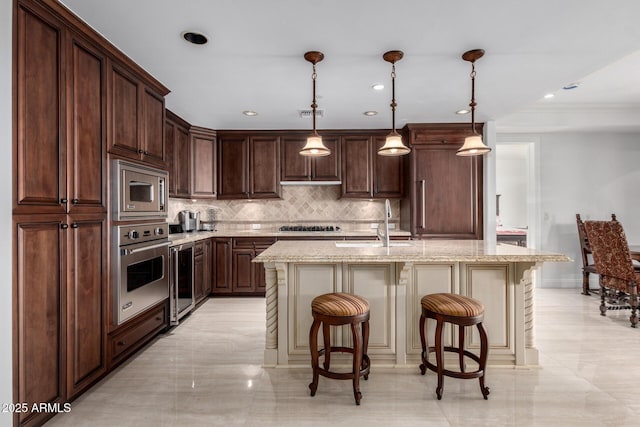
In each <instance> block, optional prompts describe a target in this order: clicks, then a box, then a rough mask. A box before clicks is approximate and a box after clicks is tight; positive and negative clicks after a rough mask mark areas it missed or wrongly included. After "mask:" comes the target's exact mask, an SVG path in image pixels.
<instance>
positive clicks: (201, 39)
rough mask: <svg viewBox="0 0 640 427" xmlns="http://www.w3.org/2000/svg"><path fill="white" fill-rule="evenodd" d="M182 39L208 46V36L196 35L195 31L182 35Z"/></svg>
mask: <svg viewBox="0 0 640 427" xmlns="http://www.w3.org/2000/svg"><path fill="white" fill-rule="evenodd" d="M182 38H183V39H185V40H186V41H188V42H189V43H193V44H206V43H207V36H205V35H204V34H202V33H196V32H195V31H185V32H183V33H182Z"/></svg>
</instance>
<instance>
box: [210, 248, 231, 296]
mask: <svg viewBox="0 0 640 427" xmlns="http://www.w3.org/2000/svg"><path fill="white" fill-rule="evenodd" d="M212 262H213V269H212V270H213V280H212V284H211V285H212V286H211V292H212V293H214V294H215V293H223V294H228V293H231V239H213V253H212Z"/></svg>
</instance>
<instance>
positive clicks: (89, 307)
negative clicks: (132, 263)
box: [67, 215, 109, 399]
mask: <svg viewBox="0 0 640 427" xmlns="http://www.w3.org/2000/svg"><path fill="white" fill-rule="evenodd" d="M70 218H71V220H70V224H69V230H68V234H69V252H68V254H69V256H68V280H67V396H68V398H69V399H73V398H75V397H76V396H78V394H80V393H81V392H82V391H84V390H85V389H86V388H87V387H88V386H89V385H91V384H92V383H93V381H95V380H96V379H97V378H99V377H100V376H101V375H102V374H103V373H105V372H106V370H107V354H106V337H107V331H106V329H105V328H106V325H107V324H108V320H107V312H106V309H107V307H108V304H107V270H108V266H107V263H106V260H107V242H108V240H109V239H108V236H107V227H106V221H105V217H104V215H97V216H96V215H94V216H89V217H70Z"/></svg>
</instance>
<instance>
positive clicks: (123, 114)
mask: <svg viewBox="0 0 640 427" xmlns="http://www.w3.org/2000/svg"><path fill="white" fill-rule="evenodd" d="M109 79H110V80H109V83H110V88H111V89H110V92H109V104H110V114H111V126H110V128H109V131H110V132H109V133H108V140H109V152H110V153H112V154H116V155H118V156H122V157H126V158H129V159H132V160H139V161H143V162H145V163H149V164H151V165H153V166H157V167H160V168H162V169H166V168H167V161H168V155H169V153H168V152H167V150H166V147H165V139H164V132H163V130H164V121H165V116H164V114H165V113H164V94H160V93H158V92H156V91H154V90H153V89H152V88H150V87H149V86H147V85H145V84H144V83H143V82H142V81H141V80H140V79H139V78H138V77H137V76H136V75H135V74H133V73H132V72H130V71H129V70H127V69H126V68H125V67H124V66H123V65H120V64H118V63H117V62H111V64H110V69H109Z"/></svg>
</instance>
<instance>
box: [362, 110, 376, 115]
mask: <svg viewBox="0 0 640 427" xmlns="http://www.w3.org/2000/svg"><path fill="white" fill-rule="evenodd" d="M362 114H364V115H365V116H375V115H376V114H378V112H377V111H365V112H364V113H362Z"/></svg>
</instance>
